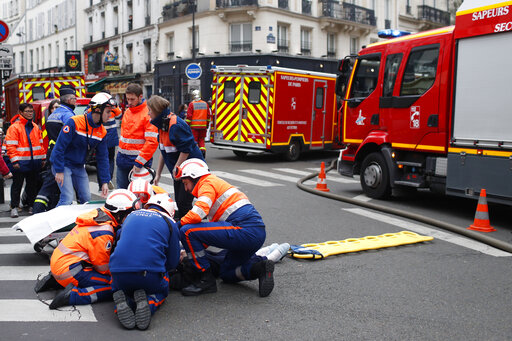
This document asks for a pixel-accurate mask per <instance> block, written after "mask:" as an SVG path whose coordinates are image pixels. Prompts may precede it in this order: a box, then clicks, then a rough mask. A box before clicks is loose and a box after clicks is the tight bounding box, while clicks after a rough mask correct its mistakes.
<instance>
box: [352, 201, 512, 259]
mask: <svg viewBox="0 0 512 341" xmlns="http://www.w3.org/2000/svg"><path fill="white" fill-rule="evenodd" d="M343 210H345V211H348V212H351V213H354V214H358V215H360V216H364V217H367V218H370V219H374V220H378V221H381V222H383V223H386V224H390V225H395V226H398V227H401V228H404V229H406V230H410V231H413V232H416V233H419V234H423V235H426V236H432V237H434V238H436V239H441V240H444V241H446V242H449V243H452V244H456V245H460V246H463V247H466V248H468V249H473V250H476V251H479V252H482V253H485V254H488V255H490V256H494V257H511V256H512V253H508V252H505V251H502V250H499V249H496V248H494V247H492V246H489V245H487V244H483V243H480V242H477V241H475V240H472V239H468V238H464V237H459V236H457V235H453V234H450V233H446V232H443V231H439V230H434V229H432V228H429V227H426V226H423V225H419V224H415V223H412V222H409V221H405V220H401V219H397V218H393V217H391V216H387V215H384V214H380V213H375V212H372V211H368V210H363V209H361V208H344V209H343Z"/></svg>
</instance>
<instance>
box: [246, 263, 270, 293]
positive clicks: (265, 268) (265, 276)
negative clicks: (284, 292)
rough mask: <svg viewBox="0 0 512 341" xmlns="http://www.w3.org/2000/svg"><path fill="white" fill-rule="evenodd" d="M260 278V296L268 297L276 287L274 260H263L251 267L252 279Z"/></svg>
mask: <svg viewBox="0 0 512 341" xmlns="http://www.w3.org/2000/svg"><path fill="white" fill-rule="evenodd" d="M256 278H257V279H258V291H259V294H260V297H267V296H268V295H270V293H271V292H272V289H274V262H272V261H271V260H263V261H261V262H258V263H255V264H253V266H252V267H251V279H256Z"/></svg>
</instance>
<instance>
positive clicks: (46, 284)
mask: <svg viewBox="0 0 512 341" xmlns="http://www.w3.org/2000/svg"><path fill="white" fill-rule="evenodd" d="M52 289H62V286H61V285H60V284H59V282H57V280H56V279H55V277H53V275H52V272H51V271H50V272H48V273H47V274H46V275H45V276H44V277H43V278H39V279H37V282H36V286H35V287H34V291H35V292H36V293H40V292H42V291H46V290H52Z"/></svg>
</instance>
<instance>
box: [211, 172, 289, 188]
mask: <svg viewBox="0 0 512 341" xmlns="http://www.w3.org/2000/svg"><path fill="white" fill-rule="evenodd" d="M213 174H215V175H217V176H218V177H220V178H222V179H229V180H234V181H239V182H243V183H246V184H249V185H255V186H261V187H274V186H284V185H283V184H278V183H275V182H270V181H266V180H259V179H256V178H250V177H248V176H243V175H237V174H233V173H227V172H222V171H216V172H213Z"/></svg>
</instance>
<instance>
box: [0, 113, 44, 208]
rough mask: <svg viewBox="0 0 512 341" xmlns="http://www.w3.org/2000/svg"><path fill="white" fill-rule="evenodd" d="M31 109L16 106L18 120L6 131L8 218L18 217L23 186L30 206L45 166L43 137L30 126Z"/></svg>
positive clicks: (36, 128) (32, 123) (33, 125)
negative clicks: (9, 179) (9, 171)
mask: <svg viewBox="0 0 512 341" xmlns="http://www.w3.org/2000/svg"><path fill="white" fill-rule="evenodd" d="M33 117H34V107H33V106H32V104H30V103H22V104H20V106H19V118H18V120H17V121H16V122H14V123H13V124H12V126H10V127H9V129H7V135H6V136H5V145H6V149H7V155H8V156H9V159H10V161H11V168H12V173H13V180H12V186H11V217H12V218H16V217H18V206H19V204H20V195H21V189H22V187H23V182H24V181H25V182H26V192H27V205H28V207H29V213H30V214H32V210H33V209H32V205H33V204H34V200H35V198H36V195H37V191H38V181H39V172H40V171H41V169H42V168H43V166H44V164H45V162H46V149H45V148H44V145H43V136H42V134H41V130H39V127H38V126H37V124H35V123H34V122H32V119H33Z"/></svg>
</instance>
